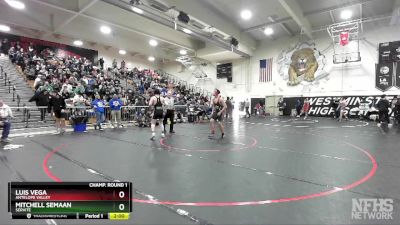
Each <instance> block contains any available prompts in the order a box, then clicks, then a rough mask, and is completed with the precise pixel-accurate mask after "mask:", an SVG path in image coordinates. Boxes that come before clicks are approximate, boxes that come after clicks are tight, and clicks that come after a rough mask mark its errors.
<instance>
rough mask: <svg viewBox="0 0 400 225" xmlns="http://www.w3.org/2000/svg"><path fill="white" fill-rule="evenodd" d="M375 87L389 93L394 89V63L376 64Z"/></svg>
mask: <svg viewBox="0 0 400 225" xmlns="http://www.w3.org/2000/svg"><path fill="white" fill-rule="evenodd" d="M375 67H376V77H375V87H376V88H377V89H378V90H380V91H387V90H389V89H390V88H391V87H393V63H379V64H376V66H375Z"/></svg>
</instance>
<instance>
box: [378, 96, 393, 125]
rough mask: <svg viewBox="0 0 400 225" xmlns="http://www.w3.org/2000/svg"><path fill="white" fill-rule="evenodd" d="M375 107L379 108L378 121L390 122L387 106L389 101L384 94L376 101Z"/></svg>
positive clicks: (388, 106)
mask: <svg viewBox="0 0 400 225" xmlns="http://www.w3.org/2000/svg"><path fill="white" fill-rule="evenodd" d="M376 108H378V110H379V121H380V122H381V123H388V124H389V123H390V120H389V108H390V103H389V101H388V100H387V99H386V95H382V96H381V99H379V101H378V102H377V103H376Z"/></svg>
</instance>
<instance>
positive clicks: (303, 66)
mask: <svg viewBox="0 0 400 225" xmlns="http://www.w3.org/2000/svg"><path fill="white" fill-rule="evenodd" d="M278 63H279V66H280V67H279V73H280V74H281V76H283V78H284V79H285V80H287V84H288V85H291V86H294V85H298V84H300V83H302V82H303V81H304V82H306V83H311V82H313V81H315V80H317V79H318V78H321V77H322V75H325V76H326V75H327V74H326V73H324V72H323V69H324V67H325V64H326V60H325V56H324V55H322V54H321V53H320V52H319V51H318V50H317V49H316V48H315V47H314V44H309V43H300V44H297V45H296V46H294V47H292V48H290V49H288V50H285V51H282V52H281V54H280V56H279V57H278Z"/></svg>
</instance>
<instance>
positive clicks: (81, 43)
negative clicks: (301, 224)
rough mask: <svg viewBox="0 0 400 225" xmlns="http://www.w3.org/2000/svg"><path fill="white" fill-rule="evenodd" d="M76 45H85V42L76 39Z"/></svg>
mask: <svg viewBox="0 0 400 225" xmlns="http://www.w3.org/2000/svg"><path fill="white" fill-rule="evenodd" d="M74 45H76V46H82V45H83V42H82V41H80V40H76V41H74Z"/></svg>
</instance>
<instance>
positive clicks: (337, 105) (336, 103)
mask: <svg viewBox="0 0 400 225" xmlns="http://www.w3.org/2000/svg"><path fill="white" fill-rule="evenodd" d="M338 107H339V99H338V98H335V99H334V100H333V101H332V108H333V110H335V112H334V114H333V119H336V118H339V114H340V112H339V110H338Z"/></svg>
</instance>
